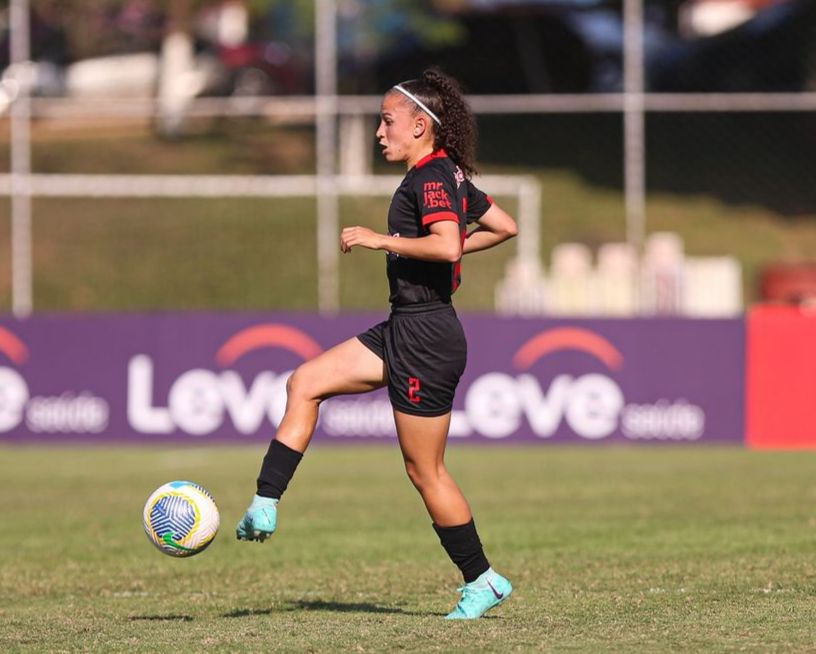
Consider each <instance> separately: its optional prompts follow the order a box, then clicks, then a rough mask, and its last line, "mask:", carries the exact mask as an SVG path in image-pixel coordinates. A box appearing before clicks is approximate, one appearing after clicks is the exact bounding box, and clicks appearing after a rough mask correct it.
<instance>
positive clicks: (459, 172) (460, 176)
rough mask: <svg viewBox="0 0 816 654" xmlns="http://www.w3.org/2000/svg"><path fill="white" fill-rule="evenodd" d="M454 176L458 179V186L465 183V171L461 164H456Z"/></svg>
mask: <svg viewBox="0 0 816 654" xmlns="http://www.w3.org/2000/svg"><path fill="white" fill-rule="evenodd" d="M453 177H454V179H455V180H456V188H459V187H460V186H461V185H462V184H464V183H465V173H463V172H462V169H461V168H460V167H459V166H456V171H455V172H454V173H453Z"/></svg>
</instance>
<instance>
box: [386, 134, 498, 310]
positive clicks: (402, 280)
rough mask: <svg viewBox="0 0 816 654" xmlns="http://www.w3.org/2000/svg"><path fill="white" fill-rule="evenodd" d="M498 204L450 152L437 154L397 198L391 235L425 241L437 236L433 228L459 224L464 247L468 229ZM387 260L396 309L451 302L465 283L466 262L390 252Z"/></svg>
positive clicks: (391, 215) (426, 160)
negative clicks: (442, 222) (463, 266)
mask: <svg viewBox="0 0 816 654" xmlns="http://www.w3.org/2000/svg"><path fill="white" fill-rule="evenodd" d="M492 202H493V201H492V200H491V198H490V197H489V196H487V195H485V194H484V193H483V192H482V191H480V190H479V189H478V188H476V187H475V186H474V185H473V184H472V183H471V182H470V180H468V179H465V176H464V174H463V173H462V171H461V169H460V168H459V166H457V165H456V164H455V163H454V162H453V161H452V160H451V159H450V158H449V157H448V155H447V153H446V152H445V151H444V150H437V151H436V152H434V153H432V154H429V155H428V156H427V157H425V158H423V159H421V160H420V161H418V162H417V164H416V165H415V166H414V167H413V168H411V170H409V171H408V174H407V175H405V179H403V180H402V183H401V184H400V185H399V188H398V189H397V191H396V192H395V193H394V197H393V198H392V199H391V206H390V207H389V209H388V233H389V234H390V235H391V236H398V237H400V238H420V237H422V236H427V235H428V234H430V233H431V230H430V226H431V225H432V224H433V223H435V222H438V221H440V220H451V221H454V222H456V223H457V224H458V225H459V233H460V234H461V238H462V242H463V243H464V240H465V235H466V233H467V226H468V224H469V223H472V222H474V221H476V220H478V219H479V218H481V217H482V216H483V215H484V214H485V212H486V211H487V210H488V209H489V208H490V205H491V204H492ZM386 261H387V270H388V284H389V286H390V290H391V294H390V298H389V299H390V301H391V304H393V305H398V306H403V305H408V304H419V303H426V302H438V301H442V302H450V298H451V295H452V294H453V293H454V291H456V289H457V288H458V286H459V283H460V281H461V263H460V262H456V263H447V262H443V261H420V260H418V259H410V258H408V257H404V256H399V255H397V254H392V253H390V252H389V253H388V254H387V255H386Z"/></svg>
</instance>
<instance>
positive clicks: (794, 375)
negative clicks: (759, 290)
mask: <svg viewBox="0 0 816 654" xmlns="http://www.w3.org/2000/svg"><path fill="white" fill-rule="evenodd" d="M746 372H747V382H746V383H747V386H746V429H747V442H748V444H749V445H750V446H751V447H755V448H764V449H769V448H776V449H800V448H816V313H808V312H805V311H803V310H801V309H799V308H798V307H788V306H759V307H756V308H754V309H753V310H752V311H751V313H750V315H749V317H748V360H747V371H746Z"/></svg>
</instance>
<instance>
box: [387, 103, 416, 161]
mask: <svg viewBox="0 0 816 654" xmlns="http://www.w3.org/2000/svg"><path fill="white" fill-rule="evenodd" d="M415 131H416V116H414V112H413V110H412V108H411V105H410V103H409V102H408V101H406V100H405V99H404V96H403V95H402V94H400V93H388V94H386V96H385V98H383V103H382V107H381V109H380V126H379V127H378V128H377V143H379V144H380V147H381V148H382V149H383V150H382V153H383V156H384V157H385V160H386V161H392V162H396V161H405V162H409V163H410V162H411V161H412V160H413V159H414V158H415V156H416V151H417V149H418V147H419V146H420V145H421V144H420V143H418V142H417V139H416V138H415Z"/></svg>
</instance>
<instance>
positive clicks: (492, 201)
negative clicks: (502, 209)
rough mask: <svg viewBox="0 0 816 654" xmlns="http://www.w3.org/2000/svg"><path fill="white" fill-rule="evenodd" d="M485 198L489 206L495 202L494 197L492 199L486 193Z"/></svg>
mask: <svg viewBox="0 0 816 654" xmlns="http://www.w3.org/2000/svg"><path fill="white" fill-rule="evenodd" d="M485 198H487V203H488V204H489V205H490V206H491V207H492V206H493V205H494V204H495V200H494V199H493V198H492V197H491V196H489V195H486V196H485Z"/></svg>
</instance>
